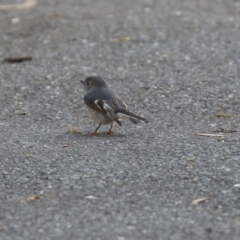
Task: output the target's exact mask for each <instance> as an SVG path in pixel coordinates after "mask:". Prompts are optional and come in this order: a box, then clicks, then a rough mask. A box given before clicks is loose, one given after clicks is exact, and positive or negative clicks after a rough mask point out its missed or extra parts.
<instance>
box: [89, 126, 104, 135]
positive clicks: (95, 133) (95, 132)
mask: <svg viewBox="0 0 240 240" xmlns="http://www.w3.org/2000/svg"><path fill="white" fill-rule="evenodd" d="M101 125H102V124H101V123H100V124H99V125H98V126H97V128H96V129H95V131H94V132H93V133H91V134H92V135H98V134H99V133H98V132H97V130H98V129H99V128H100V127H101Z"/></svg>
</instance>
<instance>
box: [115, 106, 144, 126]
mask: <svg viewBox="0 0 240 240" xmlns="http://www.w3.org/2000/svg"><path fill="white" fill-rule="evenodd" d="M115 113H122V114H124V115H127V116H128V117H130V120H131V121H132V119H136V120H141V121H143V122H145V123H148V120H147V119H146V118H144V117H141V116H138V115H136V114H134V113H132V112H129V111H127V110H125V109H117V110H116V111H115ZM132 122H133V123H137V121H134V120H133V121H132Z"/></svg>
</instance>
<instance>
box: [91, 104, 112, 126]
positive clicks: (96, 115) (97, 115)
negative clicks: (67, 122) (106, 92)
mask: <svg viewBox="0 0 240 240" xmlns="http://www.w3.org/2000/svg"><path fill="white" fill-rule="evenodd" d="M87 110H88V115H89V117H90V118H91V119H92V120H93V121H94V122H96V123H99V124H100V123H101V124H111V123H112V122H113V121H112V120H111V119H109V118H107V117H105V116H104V115H102V114H100V113H98V112H96V111H94V110H92V109H91V108H88V107H87Z"/></svg>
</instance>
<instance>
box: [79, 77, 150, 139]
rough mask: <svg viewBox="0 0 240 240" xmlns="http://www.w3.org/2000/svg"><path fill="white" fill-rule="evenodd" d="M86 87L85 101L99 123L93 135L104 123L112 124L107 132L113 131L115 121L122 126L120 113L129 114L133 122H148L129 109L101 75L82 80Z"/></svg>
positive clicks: (91, 114) (93, 117)
mask: <svg viewBox="0 0 240 240" xmlns="http://www.w3.org/2000/svg"><path fill="white" fill-rule="evenodd" d="M80 82H81V83H82V84H83V86H84V89H85V92H86V93H85V95H84V97H83V101H84V103H85V105H86V107H87V110H88V111H89V113H90V114H89V115H90V117H91V118H92V119H93V121H94V122H96V123H98V126H97V128H96V129H95V131H94V132H92V135H98V132H97V131H98V129H99V128H100V127H101V125H102V124H111V126H110V129H109V130H108V132H107V134H109V135H111V134H112V133H113V131H112V127H113V123H114V122H116V123H117V124H118V125H119V126H122V123H121V121H120V120H121V118H120V115H125V116H127V117H128V118H129V119H130V120H131V122H133V123H134V124H137V123H138V122H139V121H143V122H145V123H148V120H147V119H146V118H144V117H142V116H139V115H136V114H134V113H132V112H130V111H129V110H128V106H127V104H126V103H125V102H124V101H123V100H122V99H121V98H120V97H119V96H118V95H117V93H115V91H114V90H112V89H111V88H110V87H109V86H108V84H107V82H106V81H105V80H104V79H103V78H102V77H100V76H89V77H87V78H86V79H85V80H84V81H83V80H80Z"/></svg>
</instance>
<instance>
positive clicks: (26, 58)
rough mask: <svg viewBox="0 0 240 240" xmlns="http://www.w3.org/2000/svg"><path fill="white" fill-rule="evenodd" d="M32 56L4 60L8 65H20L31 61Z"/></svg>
mask: <svg viewBox="0 0 240 240" xmlns="http://www.w3.org/2000/svg"><path fill="white" fill-rule="evenodd" d="M31 60H32V57H31V56H16V57H6V58H4V62H6V63H20V62H24V61H31Z"/></svg>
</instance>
